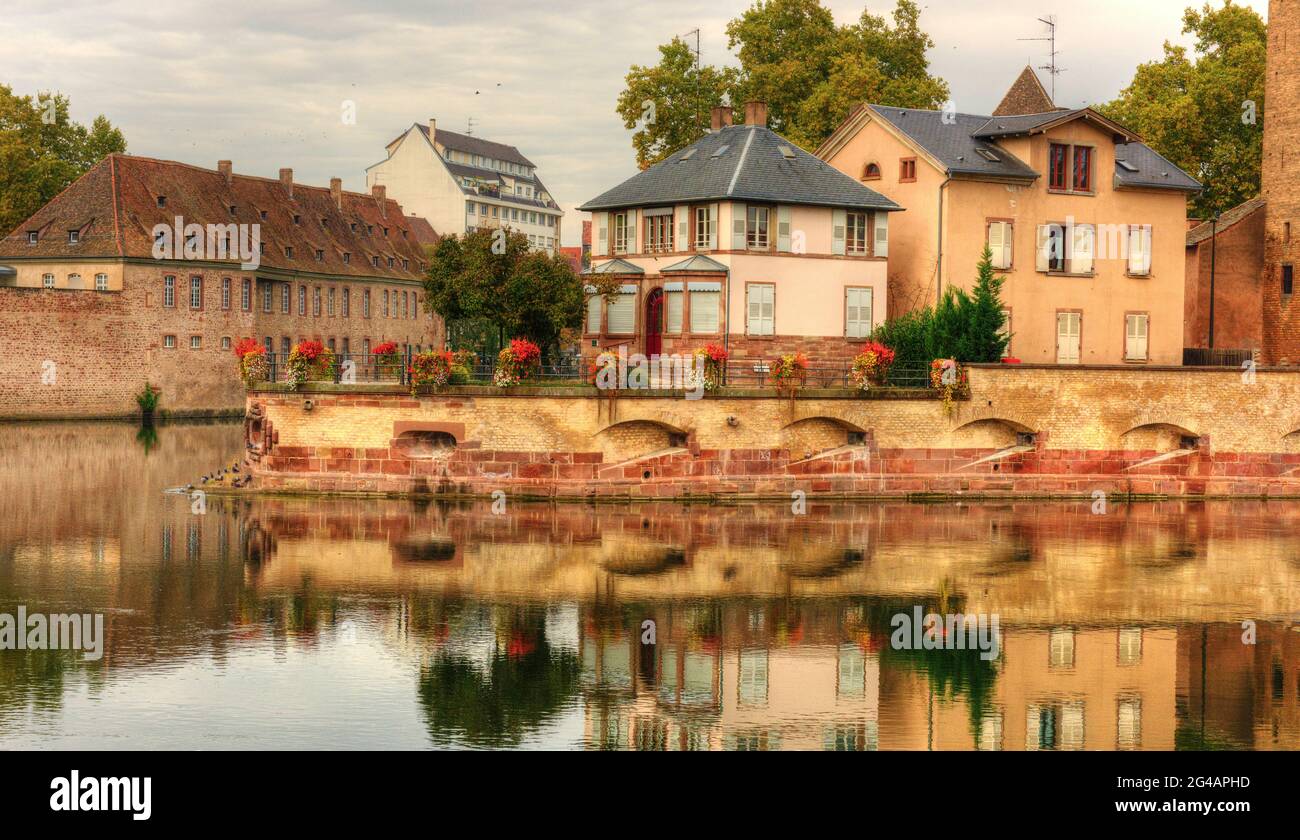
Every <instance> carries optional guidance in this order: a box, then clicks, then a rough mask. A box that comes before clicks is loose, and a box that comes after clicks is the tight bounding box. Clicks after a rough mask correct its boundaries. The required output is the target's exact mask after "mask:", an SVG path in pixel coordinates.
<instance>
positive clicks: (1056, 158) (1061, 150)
mask: <svg viewBox="0 0 1300 840" xmlns="http://www.w3.org/2000/svg"><path fill="white" fill-rule="evenodd" d="M1069 154H1070V147H1069V146H1063V145H1061V144H1060V143H1053V144H1051V146H1049V147H1048V150H1047V188H1048V189H1049V190H1064V189H1065V188H1066V187H1067V182H1066V176H1065V161H1066V158H1067V157H1068V156H1069Z"/></svg>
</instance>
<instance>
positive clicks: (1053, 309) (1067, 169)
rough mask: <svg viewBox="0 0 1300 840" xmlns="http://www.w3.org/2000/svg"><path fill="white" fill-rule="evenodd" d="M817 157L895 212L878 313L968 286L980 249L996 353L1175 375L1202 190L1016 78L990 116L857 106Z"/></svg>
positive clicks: (1085, 111)
mask: <svg viewBox="0 0 1300 840" xmlns="http://www.w3.org/2000/svg"><path fill="white" fill-rule="evenodd" d="M817 156H818V157H819V158H821V159H822V160H824V161H826V162H827V163H829V164H830V165H832V166H834V167H835V168H836V169H838V170H839V171H840V172H842V173H844V174H845V175H846V176H848V177H851V178H853V179H854V180H856V181H857V182H858V183H860V184H862V185H863V186H869V187H871V188H872V189H874V190H876V191H878V192H879V193H880V194H882V195H884V196H887V197H888V198H889V199H891V200H893V201H895V202H897V203H898V204H900V205H902V206H903V207H905V208H906V209H907V212H906V213H904V214H902V215H901V217H900V218H899V220H898V222H897V223H896V224H895V225H894V226H893V230H892V231H891V239H892V240H893V242H894V245H895V254H894V257H893V258H892V259H891V262H890V288H889V299H890V314H891V315H896V314H901V313H902V312H906V311H908V310H910V309H913V308H916V307H919V306H923V305H927V304H932V303H934V302H935V301H936V300H937V299H939V298H940V297H941V296H942V295H943V294H944V293H945V290H946V289H948V288H950V287H953V286H956V287H958V288H963V289H970V288H971V286H972V285H973V284H974V281H975V278H976V276H977V266H978V263H979V261H980V258H981V255H982V253H983V251H984V249H985V248H986V247H987V248H988V249H989V251H990V253H991V255H992V264H993V268H994V269H995V271H996V272H998V274H999V275H1000V276H1001V277H1002V280H1003V285H1002V292H1001V294H1002V300H1003V303H1004V305H1005V309H1006V314H1007V317H1008V322H1009V326H1008V333H1009V334H1010V349H1009V354H1010V355H1011V356H1013V357H1016V358H1019V359H1021V360H1022V361H1026V362H1030V361H1032V362H1039V363H1047V364H1087V363H1092V364H1122V365H1144V364H1175V365H1176V364H1181V362H1182V357H1183V354H1182V343H1183V294H1184V283H1183V281H1184V272H1185V254H1184V249H1185V240H1186V236H1185V233H1186V228H1187V222H1186V217H1187V199H1188V198H1189V196H1191V195H1192V194H1194V193H1195V192H1197V191H1198V190H1199V189H1200V186H1201V185H1200V184H1199V183H1198V182H1197V181H1196V179H1195V178H1193V177H1191V176H1190V175H1188V174H1187V173H1186V172H1183V171H1182V170H1181V169H1179V168H1178V167H1177V166H1175V165H1174V164H1173V163H1172V162H1170V161H1169V160H1168V159H1167V158H1165V157H1163V156H1162V155H1160V154H1159V153H1158V152H1157V151H1156V150H1155V149H1153V148H1151V147H1150V146H1148V145H1146V144H1145V143H1143V142H1142V138H1140V137H1139V136H1137V134H1136V133H1134V132H1133V131H1131V130H1130V129H1128V128H1126V127H1125V126H1122V125H1120V124H1119V123H1117V122H1115V121H1114V120H1112V119H1110V118H1108V117H1106V116H1105V115H1104V114H1101V113H1099V112H1098V111H1096V110H1094V109H1092V108H1058V107H1056V106H1055V105H1053V104H1052V102H1051V99H1050V98H1049V97H1048V96H1047V93H1046V91H1045V90H1044V89H1043V87H1042V85H1041V84H1040V83H1039V82H1038V80H1037V77H1036V76H1035V75H1034V71H1033V70H1032V69H1031V68H1025V70H1024V71H1023V72H1022V73H1021V74H1020V77H1019V78H1018V79H1017V80H1016V83H1015V84H1014V85H1013V86H1012V89H1011V90H1010V91H1008V93H1007V94H1006V96H1004V97H1003V98H1002V101H1001V103H1000V104H999V105H998V107H997V109H996V110H995V113H994V114H993V115H984V114H968V113H961V112H958V111H955V110H943V111H932V110H922V109H914V108H897V107H889V106H884V105H873V104H869V103H864V104H862V105H860V106H859V107H858V108H856V109H855V110H854V111H853V112H852V113H851V114H850V115H849V117H848V118H847V119H846V120H845V121H844V122H843V123H842V124H841V125H840V126H839V127H838V128H837V129H836V130H835V132H834V133H833V134H832V135H831V136H830V137H829V138H828V139H827V140H826V141H825V142H824V143H823V144H822V145H821V147H820V148H818V150H817Z"/></svg>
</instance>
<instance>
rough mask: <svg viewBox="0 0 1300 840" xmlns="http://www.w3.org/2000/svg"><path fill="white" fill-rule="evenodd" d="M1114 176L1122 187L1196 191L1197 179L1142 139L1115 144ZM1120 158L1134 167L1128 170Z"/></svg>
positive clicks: (1197, 186) (1198, 187) (1197, 187)
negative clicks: (1132, 169) (1141, 141)
mask: <svg viewBox="0 0 1300 840" xmlns="http://www.w3.org/2000/svg"><path fill="white" fill-rule="evenodd" d="M1115 161H1116V163H1115V180H1116V182H1118V183H1119V184H1122V185H1124V186H1126V187H1156V188H1162V189H1171V190H1190V191H1196V190H1199V189H1200V188H1201V183H1200V182H1199V181H1197V180H1196V179H1195V178H1193V177H1192V176H1191V175H1188V174H1187V173H1186V172H1184V171H1183V170H1181V169H1179V168H1178V167H1177V166H1175V165H1174V164H1172V163H1171V162H1170V161H1169V160H1168V159H1167V158H1165V157H1163V156H1162V155H1161V154H1160V153H1158V152H1157V151H1156V150H1155V149H1153V148H1151V147H1150V146H1148V145H1146V144H1145V143H1120V144H1118V145H1116V146H1115ZM1119 161H1124V162H1125V163H1128V164H1130V165H1132V166H1134V167H1136V168H1137V171H1136V172H1132V171H1130V170H1128V169H1126V168H1125V167H1123V166H1121V165H1120V163H1119Z"/></svg>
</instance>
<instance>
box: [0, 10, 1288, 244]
mask: <svg viewBox="0 0 1300 840" xmlns="http://www.w3.org/2000/svg"><path fill="white" fill-rule="evenodd" d="M748 5H750V4H749V3H748V2H745V0H724V2H723V3H721V4H714V5H712V6H701V5H700V4H699V3H698V2H696V1H695V0H659V2H656V3H653V4H650V3H633V2H630V0H625V2H619V0H616V1H615V2H613V3H611V2H608V0H604V2H595V1H594V0H575V2H566V3H564V4H563V5H561V4H549V3H537V2H535V1H534V0H499V2H496V3H491V4H465V3H461V2H455V3H452V2H444V1H443V0H434V2H429V0H369V2H359V1H358V0H349V2H345V1H344V0H291V2H276V3H268V2H265V0H258V2H254V1H253V0H231V2H226V3H221V4H215V3H211V2H209V0H202V1H201V0H170V2H168V3H165V4H156V3H152V2H145V1H144V0H65V2H63V3H61V4H57V5H51V4H10V8H8V9H6V12H5V15H4V16H3V18H0V43H5V44H11V45H13V44H20V45H21V46H22V49H21V50H13V49H9V50H6V51H4V53H3V54H2V55H0V82H3V83H5V84H8V85H10V86H12V87H13V88H14V89H15V90H16V91H17V92H19V93H34V92H37V91H43V90H57V91H60V92H63V93H65V94H67V95H68V96H70V97H71V100H72V112H73V117H74V119H77V120H80V121H83V122H89V120H91V119H93V118H94V116H95V115H97V114H104V115H106V116H108V117H109V119H111V120H112V121H113V122H114V123H115V124H116V125H118V126H119V127H121V128H122V130H123V131H124V132H125V134H126V137H127V141H128V143H129V145H130V151H131V152H132V153H134V154H141V155H148V156H151V157H161V158H167V159H174V160H182V161H186V162H188V163H194V164H198V165H206V166H215V165H216V161H217V160H219V159H224V158H229V159H232V160H233V161H234V162H235V168H236V170H237V171H239V172H243V173H247V174H253V175H266V176H271V177H274V176H275V174H276V172H277V170H278V169H279V168H280V167H282V166H289V167H292V168H293V169H294V175H295V177H296V178H298V179H299V180H301V181H302V182H304V183H316V184H325V183H328V180H329V179H330V178H331V177H335V176H337V177H341V178H343V180H344V185H345V187H347V188H348V189H363V188H364V186H365V174H364V170H365V167H367V166H369V165H370V164H372V163H375V162H377V161H378V160H380V159H381V158H382V157H383V154H384V145H385V144H386V143H387V142H388V141H389V140H391V139H392V138H393V137H394V136H396V135H397V134H398V133H399V132H401V131H402V130H404V129H405V128H407V127H408V126H410V125H411V123H413V122H422V121H424V120H426V119H428V118H429V117H431V116H433V117H436V118H437V119H438V122H439V125H441V126H445V127H447V128H451V129H453V130H456V131H463V130H464V129H465V128H466V126H467V123H468V120H469V119H470V118H471V117H472V118H473V121H474V133H475V134H477V135H479V136H482V137H487V138H489V139H493V140H497V141H500V142H505V143H510V144H512V145H515V146H518V147H519V149H520V150H521V151H522V152H523V153H524V154H525V155H527V156H528V157H529V158H530V159H532V160H533V161H534V162H535V163H537V165H538V168H539V173H540V175H541V177H542V180H543V181H544V182H545V183H546V185H547V186H548V187H549V188H550V189H551V191H552V193H553V194H555V195H556V196H557V197H558V199H559V201H560V203H561V204H562V205H563V206H564V207H565V208H566V210H568V211H569V213H568V214H567V215H566V217H565V221H566V225H565V231H564V242H565V244H576V243H577V239H578V237H579V236H580V234H581V228H582V225H581V219H580V216H581V214H579V213H576V212H575V211H574V210H573V208H574V207H576V206H577V205H578V204H581V203H582V202H584V201H586V200H587V199H589V198H591V197H593V196H595V195H597V194H599V193H601V192H603V191H604V190H606V189H608V188H609V187H611V186H613V185H615V184H616V183H618V182H619V181H620V180H622V179H624V178H627V177H629V176H630V175H632V174H634V173H635V172H636V164H635V157H634V154H633V151H632V146H631V142H630V133H629V132H628V131H627V130H626V129H624V128H623V125H622V122H621V121H620V119H619V118H618V116H617V115H616V114H615V112H614V105H615V101H616V99H617V97H618V93H619V91H620V90H621V89H622V84H623V78H624V76H625V75H626V73H627V70H628V67H629V66H630V65H632V64H653V63H656V62H657V61H658V45H659V44H661V43H664V42H666V41H668V40H669V39H670V38H672V37H673V36H674V35H685V34H686V33H688V32H690V31H691V30H694V29H696V28H698V29H699V30H700V33H701V34H700V45H701V51H702V54H703V60H704V61H705V62H710V63H732V64H734V63H735V59H734V57H733V56H731V55H729V54H728V53H727V45H726V31H725V30H726V24H727V21H728V20H730V19H731V18H733V17H735V16H737V15H738V14H740V13H741V12H742V11H743V10H744V9H745V8H746V7H747V6H748ZM827 5H828V7H829V8H831V9H832V11H833V12H834V14H835V17H836V20H837V21H839V22H841V23H847V22H850V21H852V20H855V19H856V18H857V17H858V15H859V14H860V13H861V11H862V8H863V4H862V3H861V2H858V3H852V2H839V1H838V0H831V2H828V3H827ZM1154 5H1155V4H1146V5H1143V4H1138V3H1133V2H1131V0H1094V2H1093V3H1090V4H1087V6H1086V7H1079V8H1078V9H1077V10H1074V9H1072V10H1070V11H1068V12H1062V13H1060V14H1059V15H1058V20H1059V24H1060V26H1059V29H1058V49H1059V50H1060V51H1061V59H1060V63H1061V65H1062V66H1064V67H1066V68H1068V69H1067V71H1066V72H1065V73H1063V74H1062V75H1061V76H1060V77H1059V78H1058V82H1057V85H1058V87H1057V99H1058V101H1060V102H1061V103H1062V104H1066V105H1076V104H1081V103H1087V102H1098V101H1105V100H1107V99H1109V98H1111V97H1113V96H1114V95H1115V94H1116V93H1117V92H1118V90H1119V89H1120V88H1122V87H1123V86H1124V85H1126V84H1127V83H1128V81H1129V80H1130V79H1131V78H1132V74H1133V70H1134V68H1135V67H1136V65H1137V64H1138V63H1139V62H1142V61H1150V60H1154V59H1157V58H1159V56H1160V54H1161V49H1160V48H1161V44H1162V43H1163V41H1164V40H1165V39H1170V40H1175V41H1179V42H1182V43H1186V39H1184V38H1183V37H1182V36H1181V35H1180V34H1179V29H1180V28H1181V14H1180V9H1181V5H1177V7H1175V5H1171V4H1161V5H1164V6H1166V8H1162V9H1159V10H1157V9H1155V8H1153V7H1154ZM1246 5H1250V6H1252V7H1253V8H1256V9H1257V10H1259V11H1260V12H1261V13H1264V12H1266V11H1267V8H1266V7H1267V0H1249V2H1247V3H1246ZM893 6H894V3H893V0H870V1H869V2H867V3H866V7H867V8H868V9H870V10H871V11H872V13H874V14H886V15H887V14H889V12H890V11H891V10H892V9H893ZM1040 6H1041V2H1040V0H1003V2H1001V3H1000V4H997V5H996V6H988V5H980V4H971V3H969V2H967V0H931V2H929V3H928V4H924V10H923V13H922V25H923V26H924V27H925V29H926V30H927V31H928V32H929V33H930V35H931V37H932V38H933V39H934V41H935V44H936V46H935V49H934V51H933V53H932V55H931V59H932V62H933V68H934V71H935V72H937V73H938V74H940V75H942V76H944V77H945V78H946V79H948V81H949V83H950V84H951V86H952V90H953V98H954V99H955V101H956V102H957V105H958V108H959V109H961V110H963V111H971V112H980V111H988V110H991V109H992V108H993V106H994V105H996V103H997V101H998V99H999V98H1000V97H1001V95H1002V93H1003V92H1004V91H1005V89H1006V87H1007V86H1009V85H1010V84H1011V82H1012V80H1013V79H1014V78H1015V76H1016V74H1017V73H1018V72H1019V70H1020V68H1021V67H1023V66H1024V64H1025V63H1032V64H1036V65H1037V64H1041V63H1044V60H1045V57H1046V55H1045V54H1046V51H1047V50H1046V46H1045V44H1043V43H1040V42H1033V41H1018V40H1017V38H1021V37H1033V36H1037V35H1041V34H1042V32H1043V27H1042V26H1041V24H1039V23H1038V22H1037V20H1036V19H1037V18H1038V17H1039V16H1040V15H1041V14H1042V10H1041V8H1040ZM345 101H351V102H355V103H356V111H357V122H356V124H355V125H345V124H344V123H343V120H342V119H341V118H340V114H341V109H342V106H343V103H344V102H345Z"/></svg>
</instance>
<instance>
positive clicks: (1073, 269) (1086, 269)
mask: <svg viewBox="0 0 1300 840" xmlns="http://www.w3.org/2000/svg"><path fill="white" fill-rule="evenodd" d="M1096 243H1097V229H1096V228H1095V227H1093V226H1092V225H1075V226H1074V243H1073V247H1071V249H1070V264H1069V267H1068V268H1067V269H1066V270H1067V271H1069V272H1070V273H1071V274H1091V273H1092V257H1093V254H1094V253H1095V248H1096Z"/></svg>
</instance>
